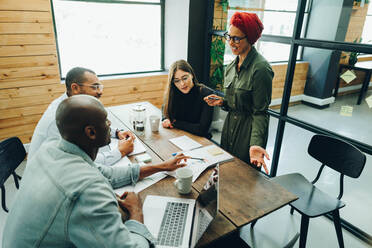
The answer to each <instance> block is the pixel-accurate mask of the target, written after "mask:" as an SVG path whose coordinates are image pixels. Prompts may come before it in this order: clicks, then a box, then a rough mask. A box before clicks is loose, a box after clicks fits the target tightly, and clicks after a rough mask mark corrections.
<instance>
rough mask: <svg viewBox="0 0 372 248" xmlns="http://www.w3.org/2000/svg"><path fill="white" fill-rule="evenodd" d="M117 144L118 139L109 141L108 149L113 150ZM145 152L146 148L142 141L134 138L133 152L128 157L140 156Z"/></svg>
mask: <svg viewBox="0 0 372 248" xmlns="http://www.w3.org/2000/svg"><path fill="white" fill-rule="evenodd" d="M118 142H119V140H118V139H111V143H110V148H111V149H114V148H115V147H117V146H118ZM145 151H146V148H145V146H144V145H143V143H142V141H140V139H139V138H138V137H136V139H135V140H134V148H133V152H131V153H129V154H128V156H132V155H136V154H140V153H143V152H145Z"/></svg>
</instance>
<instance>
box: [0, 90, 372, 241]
mask: <svg viewBox="0 0 372 248" xmlns="http://www.w3.org/2000/svg"><path fill="white" fill-rule="evenodd" d="M368 95H372V91H371V90H370V91H369V92H368V94H367V96H368ZM356 100H357V95H348V96H339V97H338V98H337V99H336V102H335V103H333V104H331V106H330V107H329V108H327V109H323V110H319V109H315V108H312V107H309V106H306V105H303V104H299V105H295V106H292V107H290V109H289V112H288V113H289V115H290V116H292V117H296V118H298V119H301V120H304V121H307V122H309V123H312V124H316V125H319V126H321V127H323V128H327V129H329V130H331V131H334V132H337V133H340V134H343V135H347V136H348V137H351V138H354V139H358V140H360V141H362V142H365V143H368V144H372V125H371V123H372V108H368V106H367V104H366V103H365V101H363V102H362V104H361V105H356ZM344 105H350V106H353V113H352V114H353V116H352V117H346V116H341V115H340V114H339V113H340V108H341V106H344ZM276 127H277V120H276V119H275V118H271V120H270V131H269V133H270V134H269V141H268V145H267V151H268V152H269V154H270V155H272V154H273V146H274V141H275V133H276ZM312 135H313V133H311V132H308V131H304V130H303V129H300V128H298V127H295V126H293V125H290V124H287V125H286V128H285V133H284V139H283V146H282V151H281V156H280V161H279V167H278V175H281V174H285V173H289V172H300V173H302V174H304V175H305V176H306V177H307V178H308V179H312V178H314V177H315V174H316V171H317V169H318V165H317V166H314V164H317V163H316V162H315V161H314V160H313V159H312V158H311V157H309V156H308V155H307V153H306V149H307V144H308V143H309V140H310V138H311V137H312ZM213 139H214V140H215V141H217V142H219V140H220V133H219V132H214V134H213ZM268 165H269V167H270V161H268ZM24 168H25V164H24V163H23V164H21V165H20V166H19V167H18V168H17V173H18V174H19V175H22V174H23V170H24ZM371 177H372V157H371V156H369V155H367V164H366V166H365V169H364V171H363V173H362V175H361V177H360V178H358V179H346V180H345V192H344V197H343V201H344V202H345V203H346V207H345V208H343V209H342V210H341V217H342V218H344V219H346V220H347V221H349V222H351V223H352V224H354V225H356V226H358V227H359V228H361V229H362V230H364V231H365V232H367V233H369V234H371V235H372V214H371V211H370V206H372V196H371V193H370V190H369V189H370V187H371V186H372V181H371V180H370V178H371ZM337 183H338V177H337V178H335V177H334V174H333V173H332V172H331V171H329V170H327V171H325V172H324V173H323V176H322V177H321V179H320V181H319V183H318V186H319V187H320V188H322V189H324V190H327V192H329V194H332V195H338V189H337V187H336V186H335V185H337ZM5 188H6V192H7V197H6V200H7V206H8V208H9V207H11V205H12V203H13V200H14V196H15V193H16V192H17V189H16V188H15V185H14V181H13V178H12V177H11V178H9V179H8V180H7V181H6V182H5ZM6 217H7V214H6V213H5V212H4V211H3V210H2V209H1V210H0V240H2V233H3V228H4V224H5V220H6ZM299 227H300V215H299V214H296V213H295V214H294V215H290V214H289V208H288V207H284V208H282V209H280V210H278V211H276V212H274V213H272V214H270V215H268V216H266V217H264V218H262V219H260V220H259V221H258V222H257V224H256V225H255V227H254V228H253V229H252V228H251V227H250V225H247V226H245V227H243V228H241V230H240V237H241V238H242V239H243V240H244V241H245V242H246V243H247V244H248V245H249V246H250V247H252V248H253V247H264V248H271V247H273V248H274V247H283V246H284V245H285V244H287V243H288V242H289V241H290V239H291V238H292V237H294V236H295V235H296V234H297V233H298V232H299ZM343 236H344V242H345V247H353V248H359V247H371V248H372V246H371V245H368V244H366V243H364V242H362V241H360V240H359V239H358V238H356V237H355V236H354V235H352V234H350V233H349V232H348V231H346V230H343ZM294 247H298V241H297V242H296V243H295V245H294ZM307 247H309V248H311V247H327V248H332V247H338V245H337V238H336V233H335V229H334V226H333V223H332V222H330V221H329V220H328V219H326V218H323V217H320V218H315V219H311V220H310V226H309V233H308V237H307Z"/></svg>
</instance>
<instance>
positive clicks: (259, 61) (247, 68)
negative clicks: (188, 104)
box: [204, 12, 274, 166]
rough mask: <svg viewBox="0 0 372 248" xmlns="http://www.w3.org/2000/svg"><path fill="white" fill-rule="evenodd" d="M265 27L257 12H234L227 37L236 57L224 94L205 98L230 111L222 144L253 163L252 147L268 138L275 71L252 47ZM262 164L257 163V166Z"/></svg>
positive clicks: (226, 80)
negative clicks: (268, 111)
mask: <svg viewBox="0 0 372 248" xmlns="http://www.w3.org/2000/svg"><path fill="white" fill-rule="evenodd" d="M262 30H263V25H262V23H261V21H260V19H259V18H258V17H257V15H256V14H252V13H245V12H236V13H234V15H233V16H232V17H231V20H230V26H229V30H228V32H227V33H226V34H225V38H226V39H227V40H228V41H229V45H230V48H231V50H232V52H233V54H234V55H237V57H236V59H235V60H234V61H233V62H231V63H230V64H229V65H228V66H227V68H226V71H225V82H224V86H223V87H224V88H223V91H224V93H225V97H224V98H221V97H218V96H217V95H213V94H212V95H210V96H207V97H205V98H204V100H205V101H206V102H207V103H208V105H210V106H221V107H222V108H223V109H225V110H226V111H228V115H227V117H226V120H225V123H224V127H223V130H222V136H221V147H222V148H224V149H225V150H226V151H228V152H230V153H232V154H233V155H235V156H237V157H238V158H240V159H241V160H243V161H245V162H247V163H250V162H251V161H250V154H249V151H250V147H253V146H254V147H255V146H260V147H266V143H267V138H268V126H269V116H268V114H267V112H266V111H267V109H268V107H269V104H270V102H271V90H272V79H273V77H274V73H273V70H272V69H271V66H270V64H269V63H268V62H267V61H266V59H265V58H264V57H263V56H262V55H260V54H259V53H258V52H257V50H256V48H255V47H254V46H253V44H254V43H255V42H256V41H257V40H258V38H259V37H260V36H261V33H262ZM216 98H217V99H216ZM262 156H264V154H263V153H262ZM262 161H263V160H262ZM261 164H262V163H256V165H257V166H261Z"/></svg>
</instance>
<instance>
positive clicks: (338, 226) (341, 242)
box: [333, 210, 344, 248]
mask: <svg viewBox="0 0 372 248" xmlns="http://www.w3.org/2000/svg"><path fill="white" fill-rule="evenodd" d="M333 223H334V224H335V229H336V234H337V240H338V245H339V246H340V248H344V239H343V237H342V228H341V221H340V212H339V211H338V210H335V211H333Z"/></svg>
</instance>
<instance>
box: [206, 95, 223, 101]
mask: <svg viewBox="0 0 372 248" xmlns="http://www.w3.org/2000/svg"><path fill="white" fill-rule="evenodd" d="M208 99H210V100H220V99H221V98H219V97H214V96H208Z"/></svg>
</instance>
